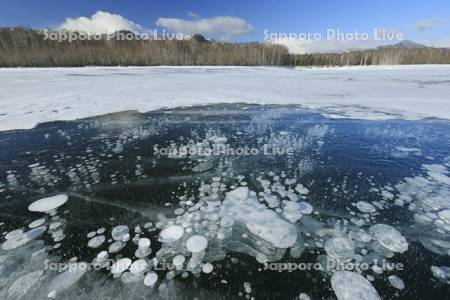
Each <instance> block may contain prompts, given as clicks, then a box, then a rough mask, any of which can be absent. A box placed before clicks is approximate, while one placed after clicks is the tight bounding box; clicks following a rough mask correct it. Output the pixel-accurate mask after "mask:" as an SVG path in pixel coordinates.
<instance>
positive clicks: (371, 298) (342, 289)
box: [331, 271, 381, 300]
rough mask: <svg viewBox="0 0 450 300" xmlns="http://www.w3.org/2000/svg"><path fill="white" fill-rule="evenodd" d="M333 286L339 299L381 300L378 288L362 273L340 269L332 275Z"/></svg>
mask: <svg viewBox="0 0 450 300" xmlns="http://www.w3.org/2000/svg"><path fill="white" fill-rule="evenodd" d="M331 286H332V287H333V290H334V292H335V293H336V296H337V298H338V299H339V300H356V299H361V300H362V299H364V300H380V299H381V297H380V296H379V295H378V292H377V290H375V288H374V287H373V286H372V284H371V283H370V282H369V281H368V280H367V279H366V278H364V277H363V276H362V275H360V274H358V273H354V272H350V271H338V272H336V273H334V274H333V276H332V277H331Z"/></svg>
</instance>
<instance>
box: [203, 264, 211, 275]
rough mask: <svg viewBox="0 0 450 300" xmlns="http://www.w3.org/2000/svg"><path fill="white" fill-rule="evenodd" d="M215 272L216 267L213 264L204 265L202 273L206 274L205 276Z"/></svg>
mask: <svg viewBox="0 0 450 300" xmlns="http://www.w3.org/2000/svg"><path fill="white" fill-rule="evenodd" d="M213 270H214V266H213V265H212V264H211V263H209V262H208V263H206V264H204V265H203V267H202V271H203V273H205V274H209V273H211V272H212V271H213Z"/></svg>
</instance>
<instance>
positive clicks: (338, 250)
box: [324, 237, 355, 261]
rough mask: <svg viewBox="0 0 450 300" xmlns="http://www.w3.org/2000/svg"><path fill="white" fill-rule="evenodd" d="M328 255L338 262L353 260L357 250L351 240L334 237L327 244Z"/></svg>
mask: <svg viewBox="0 0 450 300" xmlns="http://www.w3.org/2000/svg"><path fill="white" fill-rule="evenodd" d="M324 248H325V252H326V253H327V255H328V256H329V257H330V258H332V259H336V260H338V261H348V260H351V259H352V258H353V257H354V255H355V248H354V245H353V243H352V241H351V240H349V239H348V238H345V237H334V238H331V239H329V240H327V241H326V242H325V246H324Z"/></svg>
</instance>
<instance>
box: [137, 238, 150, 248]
mask: <svg viewBox="0 0 450 300" xmlns="http://www.w3.org/2000/svg"><path fill="white" fill-rule="evenodd" d="M150 245H151V241H150V240H149V239H147V238H142V239H139V241H138V247H139V248H143V249H144V248H148V247H150Z"/></svg>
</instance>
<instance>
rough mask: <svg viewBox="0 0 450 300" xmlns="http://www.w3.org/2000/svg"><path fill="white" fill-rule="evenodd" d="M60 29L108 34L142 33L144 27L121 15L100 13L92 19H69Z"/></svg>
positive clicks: (91, 17)
mask: <svg viewBox="0 0 450 300" xmlns="http://www.w3.org/2000/svg"><path fill="white" fill-rule="evenodd" d="M59 29H66V30H70V31H83V32H87V33H106V32H115V31H118V30H129V31H132V32H136V31H141V30H142V26H140V25H139V24H136V23H134V22H132V21H130V20H128V19H126V18H124V17H122V16H121V15H117V14H111V13H109V12H105V11H98V12H96V13H95V14H93V15H92V16H90V17H79V18H67V19H66V20H65V21H64V23H62V24H61V25H60V26H59Z"/></svg>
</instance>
